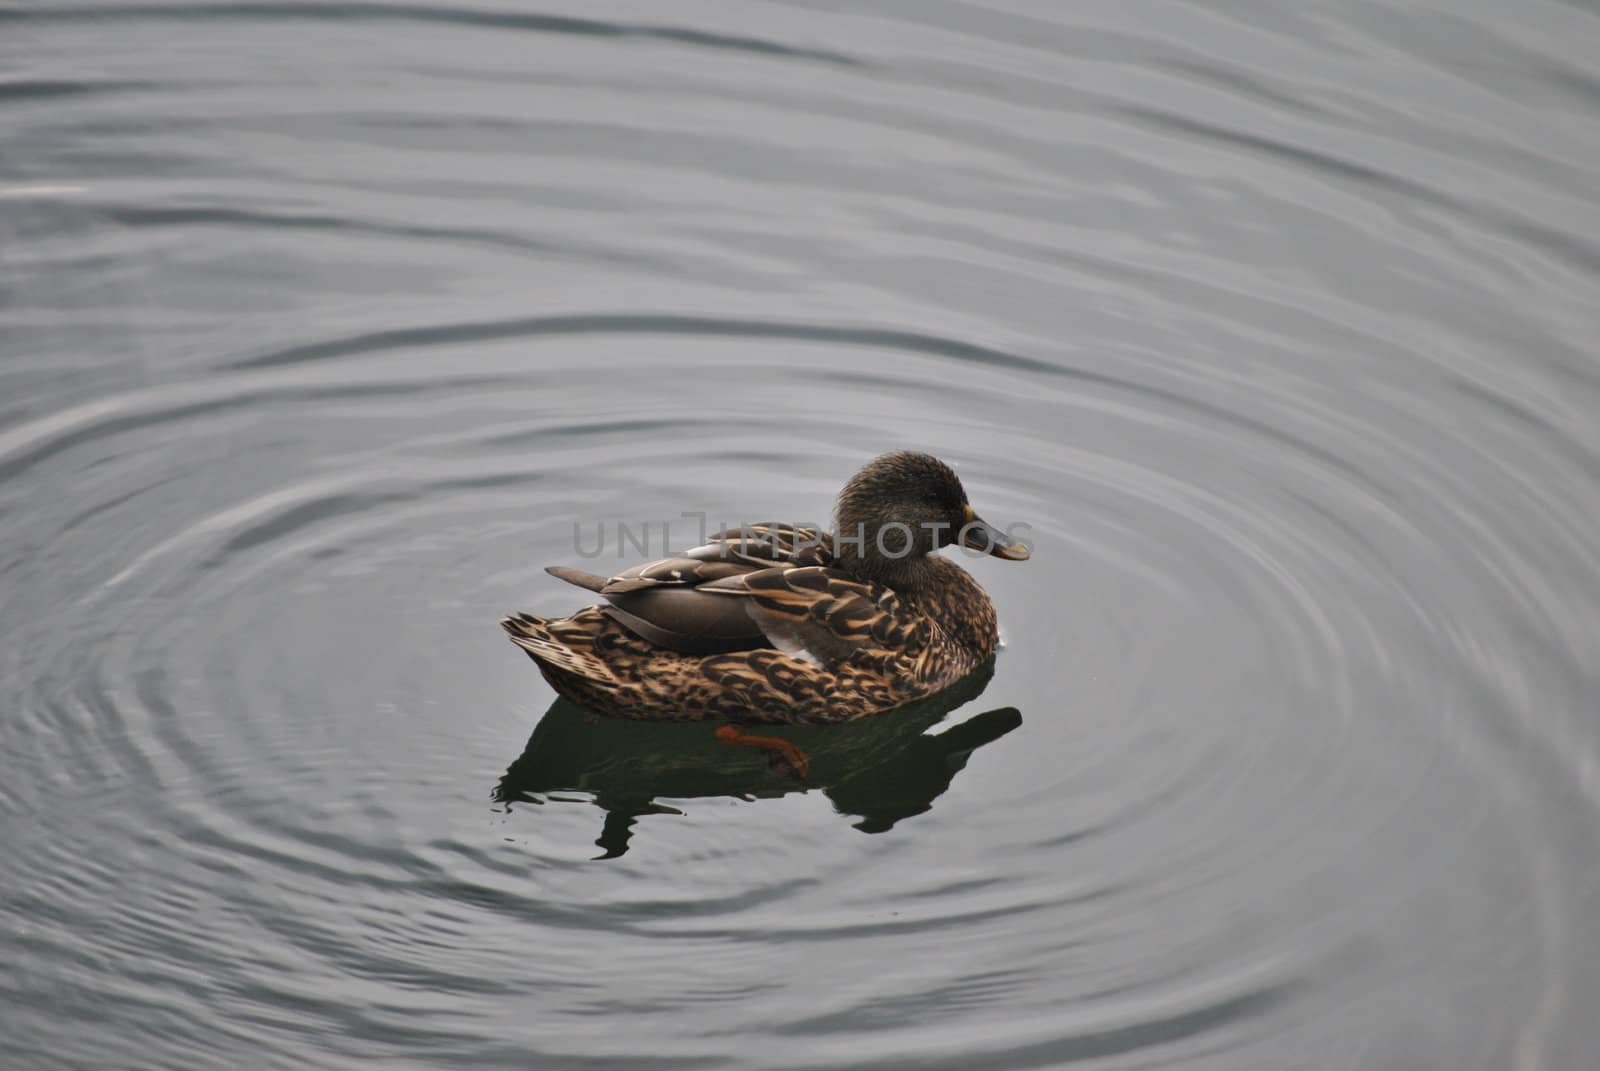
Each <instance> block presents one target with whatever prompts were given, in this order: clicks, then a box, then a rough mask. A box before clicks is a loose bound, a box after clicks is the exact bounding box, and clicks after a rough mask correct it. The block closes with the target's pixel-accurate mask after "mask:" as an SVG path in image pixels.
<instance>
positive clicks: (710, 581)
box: [501, 453, 1027, 724]
mask: <svg viewBox="0 0 1600 1071" xmlns="http://www.w3.org/2000/svg"><path fill="white" fill-rule="evenodd" d="M863 511H864V513H865V519H864V520H862V521H857V520H856V514H857V513H860V512H863ZM837 518H838V521H837V523H836V529H835V532H833V533H828V532H821V531H818V530H816V529H812V528H797V527H790V526H787V525H782V524H776V523H766V524H759V525H749V526H745V527H743V528H739V529H731V530H729V531H725V532H719V533H717V534H716V535H714V536H712V537H711V538H710V539H709V541H708V542H707V543H706V545H705V546H703V547H697V548H695V549H693V550H690V551H687V552H685V553H684V554H682V555H679V556H675V557H671V558H665V559H661V560H659V561H654V562H647V563H645V564H643V565H639V566H635V567H634V568H632V569H629V570H626V571H625V572H623V573H620V574H618V575H617V576H613V577H599V576H594V575H591V574H587V573H583V572H580V571H577V570H573V569H566V568H561V567H555V568H551V569H550V570H549V572H551V573H552V574H553V575H556V576H558V577H561V578H562V579H564V580H567V581H569V582H571V583H574V584H577V585H579V586H581V587H584V588H587V589H589V590H591V591H594V592H596V593H598V594H599V595H600V596H601V597H602V598H604V599H605V600H606V601H605V603H604V604H602V605H598V606H591V607H588V608H586V609H584V610H580V611H578V612H577V613H576V614H573V615H572V616H570V617H566V618H559V619H549V618H541V617H536V616H534V615H531V614H515V615H512V616H510V617H507V618H505V619H504V620H503V621H502V622H501V625H502V626H503V627H504V628H505V630H506V632H507V633H508V634H509V635H510V638H511V640H512V642H513V643H515V644H516V645H517V646H518V647H520V648H522V649H523V650H524V651H526V652H527V653H528V655H529V656H530V657H532V658H533V660H534V661H535V662H536V663H537V664H538V666H539V669H540V670H541V672H543V674H544V676H545V679H546V680H548V681H549V682H550V684H551V686H552V687H554V688H555V689H556V691H558V692H559V693H561V694H562V695H563V696H566V697H567V698H568V699H570V700H572V701H573V702H575V703H578V704H580V705H582V706H585V707H588V708H590V709H592V710H594V711H596V712H598V713H601V714H607V715H612V716H616V717H623V718H635V719H651V720H699V719H723V720H736V721H758V722H790V723H801V724H807V723H826V722H841V721H850V720H853V719H856V718H860V717H863V716H865V715H868V714H874V713H878V712H880V711H886V710H891V709H893V708H896V707H900V706H904V705H905V704H907V703H911V702H914V701H916V700H919V699H923V698H926V697H927V696H930V695H932V694H934V693H936V692H939V691H941V690H943V689H945V688H947V687H949V686H950V685H952V684H954V683H956V682H957V681H959V680H961V679H962V678H963V677H965V676H966V675H968V674H969V673H971V672H972V671H973V670H974V669H976V668H977V667H978V666H980V665H981V664H983V663H984V662H985V661H987V660H988V659H989V658H990V657H991V656H992V655H993V654H994V652H995V648H996V646H997V645H998V640H999V634H998V629H997V626H996V615H995V610H994V606H993V604H992V603H991V602H990V601H989V596H988V595H987V594H986V593H985V592H984V590H983V588H982V587H980V586H979V584H978V582H977V581H976V580H974V579H973V578H972V576H971V575H970V574H969V573H968V572H967V571H966V570H965V569H963V568H961V566H960V565H958V564H957V563H955V562H954V561H951V560H950V559H948V558H946V557H943V556H942V555H939V554H937V553H934V551H936V550H937V549H938V547H939V546H940V545H941V544H940V542H939V541H940V539H941V538H943V537H944V536H946V535H947V536H948V538H947V539H946V541H945V543H944V544H943V545H948V544H949V543H951V542H955V541H956V539H958V538H962V539H964V540H965V542H966V543H967V544H968V545H974V546H976V545H979V543H980V542H981V543H982V549H985V550H987V551H988V552H989V553H992V554H995V555H996V556H999V557H1008V558H1013V559H1020V558H1023V557H1026V556H1027V550H1026V548H1025V547H1023V546H1022V545H1021V544H1015V543H1011V542H1009V541H1005V540H1000V539H998V538H997V537H996V533H995V532H994V531H993V530H992V529H990V528H988V527H987V526H986V525H984V524H983V522H982V521H979V520H978V519H977V517H976V515H975V514H973V513H972V510H971V507H970V506H967V504H966V496H965V494H964V492H962V491H961V489H960V483H959V481H957V480H956V478H955V476H954V474H953V473H951V472H950V470H949V469H948V468H947V467H945V466H944V465H943V464H942V463H941V462H938V461H937V460H936V459H934V458H931V457H929V456H928V455H925V454H909V453H900V454H890V455H886V456H885V457H883V458H879V459H878V460H877V461H875V462H873V463H872V464H871V465H869V466H868V467H867V468H866V469H864V470H862V472H861V473H858V474H857V476H856V478H855V479H854V480H852V482H851V484H850V485H849V486H847V487H846V489H845V492H844V494H843V495H841V498H840V507H839V510H838V513H837ZM930 518H931V521H930ZM958 521H959V522H960V523H959V524H958V525H957V526H956V527H952V524H953V523H954V522H958ZM886 529H892V531H889V532H888V535H890V536H896V535H900V530H901V529H904V530H905V532H906V533H907V536H906V538H907V539H908V540H909V541H910V542H909V543H908V544H904V550H905V553H903V554H894V553H892V551H893V550H895V549H898V548H899V547H901V546H902V544H896V543H894V542H893V540H892V539H887V537H885V539H880V538H879V536H880V534H881V533H883V532H884V531H885V530H886ZM941 530H947V531H943V532H942V531H941ZM958 532H959V533H960V534H959V535H958V534H957V533H958ZM851 533H854V536H855V537H854V538H852V537H851ZM886 540H887V543H888V546H889V548H890V551H891V552H890V553H885V552H884V551H883V547H884V544H885V541H886Z"/></svg>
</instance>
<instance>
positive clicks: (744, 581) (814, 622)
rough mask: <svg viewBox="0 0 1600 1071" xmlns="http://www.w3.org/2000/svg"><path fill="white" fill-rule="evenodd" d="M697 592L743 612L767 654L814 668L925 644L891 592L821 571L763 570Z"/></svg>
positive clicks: (920, 623) (915, 621)
mask: <svg viewBox="0 0 1600 1071" xmlns="http://www.w3.org/2000/svg"><path fill="white" fill-rule="evenodd" d="M699 590H700V592H701V593H703V594H704V595H705V596H710V597H718V598H724V599H727V600H728V601H729V602H733V603H735V604H738V605H741V606H742V607H743V609H744V611H745V613H746V614H747V615H748V616H749V618H750V620H751V621H753V622H755V624H756V626H757V627H758V628H759V629H760V630H761V633H762V635H763V636H765V637H766V639H767V641H768V643H769V644H770V645H771V646H773V647H776V648H778V650H780V651H782V652H784V653H785V654H788V655H792V656H794V657H796V658H800V659H803V660H804V661H807V662H810V663H811V664H813V665H816V666H830V665H832V664H833V663H835V662H838V661H840V660H842V659H846V658H849V657H851V656H852V655H855V654H857V653H858V652H862V651H879V652H882V653H883V654H884V655H885V656H889V655H890V654H892V653H893V652H896V651H903V650H906V649H908V648H912V647H916V646H920V645H921V643H922V641H924V640H925V639H926V637H919V636H918V635H917V630H918V629H919V628H922V627H925V626H926V622H924V621H921V620H920V619H919V618H918V617H917V616H916V615H914V614H910V613H907V612H906V610H905V609H904V607H902V605H901V601H900V598H899V597H898V596H897V595H895V593H894V592H893V591H891V590H889V589H888V588H886V587H884V586H882V585H881V584H871V583H864V582H862V581H859V580H853V579H851V578H850V577H848V576H846V575H845V574H844V573H841V572H838V571H836V570H834V569H830V568H828V567H826V566H794V567H789V568H776V569H761V570H757V571H754V572H748V573H741V574H739V575H737V576H729V577H723V578H721V579H718V580H714V581H711V582H709V583H706V584H704V585H702V586H701V587H700V589H699Z"/></svg>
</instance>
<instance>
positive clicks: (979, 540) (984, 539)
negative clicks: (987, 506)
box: [959, 510, 1032, 562]
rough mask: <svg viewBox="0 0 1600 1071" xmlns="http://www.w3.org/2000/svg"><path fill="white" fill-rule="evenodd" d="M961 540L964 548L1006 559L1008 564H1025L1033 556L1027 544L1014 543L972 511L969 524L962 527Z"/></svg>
mask: <svg viewBox="0 0 1600 1071" xmlns="http://www.w3.org/2000/svg"><path fill="white" fill-rule="evenodd" d="M959 538H960V542H961V545H962V546H963V547H967V548H969V549H971V550H978V551H982V552H983V553H985V554H988V555H990V556H992V557H995V558H1004V559H1005V560H1006V561H1008V562H1025V561H1027V560H1028V559H1029V558H1030V557H1031V556H1032V555H1031V554H1030V553H1029V551H1028V547H1027V544H1025V543H1014V542H1012V541H1011V540H1010V539H1009V538H1008V537H1007V536H1006V534H1005V533H1004V532H1000V531H996V530H995V529H994V528H992V527H990V526H989V525H988V524H985V523H984V521H983V519H982V518H980V517H978V516H977V515H976V514H974V513H972V512H971V511H970V510H969V511H968V518H967V523H966V524H964V525H962V527H961V534H960V537H959Z"/></svg>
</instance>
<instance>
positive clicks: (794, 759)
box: [716, 725, 811, 781]
mask: <svg viewBox="0 0 1600 1071" xmlns="http://www.w3.org/2000/svg"><path fill="white" fill-rule="evenodd" d="M716 736H717V739H718V740H721V741H722V742H723V743H724V744H737V745H739V746H740V747H753V748H756V749H757V750H759V751H765V752H766V753H767V757H768V758H770V759H772V760H773V761H774V762H775V763H776V764H777V765H780V766H783V767H785V768H787V769H788V771H789V772H790V773H792V774H794V775H795V776H796V777H798V778H799V779H800V780H802V781H804V780H805V779H806V775H807V774H808V773H810V772H811V760H810V759H808V758H806V753H805V752H804V751H801V750H800V749H799V748H797V747H795V746H794V745H793V744H791V743H790V742H789V741H787V740H785V739H783V738H782V737H781V736H752V735H750V734H748V733H741V732H740V731H739V730H738V729H735V728H734V727H733V726H731V725H724V726H722V728H720V729H718V730H717V733H716Z"/></svg>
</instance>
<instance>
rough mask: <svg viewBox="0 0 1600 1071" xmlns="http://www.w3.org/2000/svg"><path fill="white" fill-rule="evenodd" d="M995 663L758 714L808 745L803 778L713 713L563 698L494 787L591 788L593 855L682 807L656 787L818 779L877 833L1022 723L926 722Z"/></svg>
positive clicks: (838, 806)
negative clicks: (809, 720) (902, 691)
mask: <svg viewBox="0 0 1600 1071" xmlns="http://www.w3.org/2000/svg"><path fill="white" fill-rule="evenodd" d="M993 673H994V663H993V662H992V661H990V662H988V663H985V664H984V665H983V666H981V667H979V669H977V670H976V671H974V672H973V673H972V674H970V675H969V676H967V677H966V678H964V679H962V680H961V681H959V682H957V683H956V684H955V685H953V686H951V687H950V688H948V689H946V690H945V691H943V692H940V693H939V694H937V695H934V696H930V697H928V698H927V699H924V700H922V701H921V702H918V703H913V704H911V705H909V706H906V707H902V708H900V709H899V710H894V711H890V712H888V713H886V714H877V715H874V716H872V717H869V718H863V719H861V720H860V721H855V722H848V723H845V724H841V725H819V726H801V725H772V726H767V725H763V726H761V727H760V728H759V729H752V730H751V731H754V732H760V733H762V734H764V735H771V736H776V737H780V738H782V739H784V740H787V741H789V742H790V743H791V744H793V745H794V746H795V747H798V748H800V749H801V750H802V751H803V752H805V755H806V757H807V758H808V760H809V768H808V769H807V771H806V774H805V777H804V778H803V779H802V778H801V777H800V776H799V775H798V774H797V772H796V770H795V768H794V766H793V765H792V764H791V763H789V762H786V761H783V760H782V757H781V756H779V755H775V754H765V753H762V752H759V751H753V750H751V749H747V748H741V747H729V746H727V745H726V744H725V743H723V742H721V741H719V740H718V739H717V736H716V734H715V732H714V730H715V729H716V727H717V725H716V723H714V722H704V721H701V722H655V721H626V720H622V719H618V718H605V717H600V716H598V715H595V714H592V713H590V712H589V711H587V710H585V709H584V708H583V707H580V706H577V705H575V704H574V703H572V702H570V701H569V700H566V699H557V700H556V701H555V703H554V704H552V705H551V707H550V709H549V710H548V711H546V712H545V715H544V717H543V718H541V719H540V720H539V724H538V725H536V726H535V727H534V730H533V735H532V736H530V737H529V738H528V743H527V746H526V747H524V748H523V750H522V754H521V755H520V756H519V757H518V758H517V760H516V761H515V762H513V763H512V764H511V766H510V768H509V769H507V770H506V772H505V776H504V777H502V778H501V779H500V783H499V784H498V785H497V786H496V788H495V791H494V798H495V799H496V800H497V801H498V802H501V803H505V804H508V805H509V804H511V803H515V802H529V803H543V802H545V800H546V799H548V798H550V797H551V795H552V794H554V793H563V792H586V793H589V794H590V795H591V796H592V797H593V799H594V802H595V803H596V804H597V805H598V806H600V807H601V808H602V809H603V810H604V811H605V812H606V817H605V824H604V827H603V828H602V830H601V833H600V837H599V839H598V840H597V841H596V842H595V843H596V844H598V845H599V846H600V848H601V849H603V854H602V855H600V856H599V857H598V858H601V859H611V858H615V857H617V856H619V855H622V854H623V853H624V852H626V851H627V850H628V843H629V840H630V838H631V837H632V835H633V831H634V825H635V823H636V821H637V820H638V819H639V818H640V817H641V816H643V815H649V814H681V813H682V812H681V811H678V810H677V809H675V808H673V807H669V806H666V805H665V804H661V803H657V802H656V799H657V798H658V797H667V798H670V799H693V798H697V797H705V796H734V797H737V798H740V799H756V798H771V797H777V796H783V795H786V794H788V793H790V792H805V791H808V790H810V789H819V790H821V791H822V792H823V794H824V795H826V796H827V797H828V798H829V799H830V800H831V801H832V802H833V806H834V809H835V810H837V811H838V812H839V813H841V814H846V815H852V816H855V817H856V818H859V819H860V820H859V821H858V822H856V823H855V828H857V829H859V830H861V831H862V832H864V833H882V832H884V831H885V830H888V829H891V828H893V827H894V825H895V823H896V822H899V821H900V820H901V819H904V818H909V817H911V816H912V815H917V814H921V813H922V812H924V811H926V810H928V809H929V808H930V807H931V806H932V805H933V801H934V799H935V798H936V797H938V796H939V795H941V794H942V793H943V792H944V791H945V789H947V788H949V787H950V782H951V780H952V779H953V778H954V777H955V775H956V774H957V773H959V772H960V771H961V769H962V768H963V767H964V766H966V764H967V759H968V757H970V756H971V754H972V753H973V752H974V751H975V750H977V749H978V748H980V747H982V746H983V745H985V744H987V743H990V742H991V741H994V740H998V739H999V738H1000V737H1002V736H1004V735H1005V734H1006V733H1009V732H1011V730H1013V729H1015V728H1017V726H1019V725H1021V724H1022V715H1021V714H1020V713H1018V711H1017V710H1016V708H1014V707H1000V708H998V709H996V710H988V711H985V712H983V713H982V714H978V715H976V716H974V717H972V718H969V719H967V720H966V721H963V722H961V723H960V724H958V725H956V726H954V727H952V728H950V729H946V730H945V731H944V732H942V733H938V734H935V735H927V734H926V732H925V731H926V730H927V729H929V728H930V727H932V726H933V725H934V724H936V723H937V722H939V721H940V720H941V719H942V718H944V716H945V715H947V714H949V713H950V712H951V711H953V710H955V709H956V708H957V707H960V706H962V705H964V704H966V703H968V702H970V701H971V700H973V699H975V698H977V696H978V695H979V694H981V693H982V692H983V690H984V688H985V687H986V686H987V685H988V683H989V678H990V677H991V676H992V675H993Z"/></svg>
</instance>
